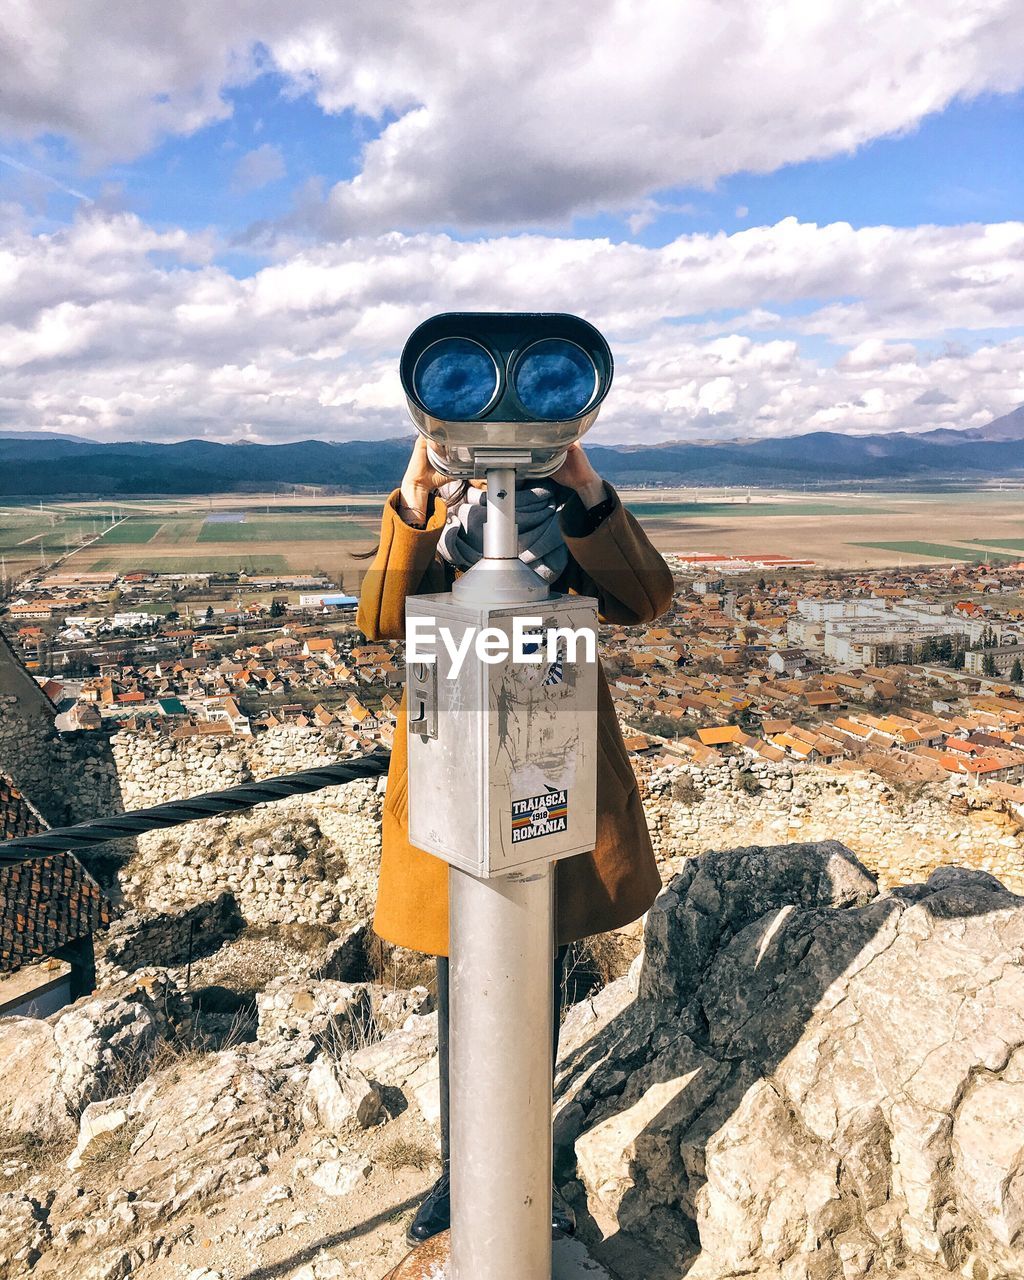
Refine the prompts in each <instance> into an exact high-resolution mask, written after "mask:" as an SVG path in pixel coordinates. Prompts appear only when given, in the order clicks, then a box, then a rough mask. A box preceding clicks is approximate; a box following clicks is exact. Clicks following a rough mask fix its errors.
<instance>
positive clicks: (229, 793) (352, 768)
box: [0, 751, 391, 866]
mask: <svg viewBox="0 0 1024 1280" xmlns="http://www.w3.org/2000/svg"><path fill="white" fill-rule="evenodd" d="M390 761H391V753H390V752H389V751H375V752H373V753H372V754H371V755H366V756H359V757H357V758H355V759H352V760H340V761H339V762H338V763H337V764H328V765H322V766H320V767H319V768H316V769H303V770H302V771H301V772H299V773H286V774H282V775H281V776H279V777H276V778H264V779H263V780H262V781H260V782H244V783H242V784H241V785H240V786H237V787H228V788H227V789H226V790H224V791H207V792H204V793H203V794H201V795H197V796H190V797H188V799H184V800H171V801H169V802H168V803H167V804H157V805H152V806H151V807H150V808H148V809H131V810H129V811H128V812H127V813H118V814H114V815H113V816H111V817H106V818H91V819H89V821H88V822H79V823H76V824H75V825H74V826H73V827H51V828H50V829H49V830H47V831H40V832H39V833H38V834H37V835H32V836H18V837H17V838H16V839H14V840H5V841H3V842H0V866H12V865H14V864H15V863H18V862H27V861H29V860H30V859H32V858H44V857H47V856H48V855H50V854H54V853H69V852H71V851H73V850H75V849H91V848H93V847H94V846H96V845H99V844H105V843H106V842H107V841H108V840H121V839H124V838H125V837H126V836H137V835H140V834H141V833H142V832H143V831H159V830H162V829H165V828H167V827H178V826H181V825H182V824H183V823H186V822H201V821H202V819H203V818H213V817H216V816H217V815H218V814H222V813H239V812H241V811H242V810H243V809H251V808H252V807H253V806H254V805H258V804H267V803H268V802H270V801H274V800H284V799H286V798H287V797H288V796H302V795H309V794H310V793H311V792H313V791H322V790H323V789H324V788H325V787H337V786H344V785H345V783H348V782H358V781H360V780H362V779H366V778H379V777H381V776H382V775H384V774H386V773H387V771H388V765H389V763H390Z"/></svg>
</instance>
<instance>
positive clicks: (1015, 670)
mask: <svg viewBox="0 0 1024 1280" xmlns="http://www.w3.org/2000/svg"><path fill="white" fill-rule="evenodd" d="M1022 680H1024V667H1022V666H1021V664H1020V658H1014V660H1013V666H1012V667H1011V668H1010V681H1011V683H1013V684H1020V682H1021V681H1022Z"/></svg>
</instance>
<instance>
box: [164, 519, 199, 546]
mask: <svg viewBox="0 0 1024 1280" xmlns="http://www.w3.org/2000/svg"><path fill="white" fill-rule="evenodd" d="M202 527H203V522H202V520H196V519H189V518H178V519H174V520H165V521H164V522H163V524H162V525H161V526H160V529H159V532H158V533H157V534H156V536H155V537H154V538H153V545H154V546H171V547H191V546H192V545H193V544H194V543H195V541H196V539H197V538H198V537H199V530H200V529H201V528H202Z"/></svg>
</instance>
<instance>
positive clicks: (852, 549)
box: [0, 486, 1024, 582]
mask: <svg viewBox="0 0 1024 1280" xmlns="http://www.w3.org/2000/svg"><path fill="white" fill-rule="evenodd" d="M620 496H621V497H622V499H623V501H624V502H625V503H626V505H627V506H628V507H629V508H630V509H631V510H632V511H633V512H634V514H636V516H637V517H638V518H639V519H640V520H642V522H643V523H644V526H645V528H646V529H647V531H648V533H649V534H650V536H651V538H652V540H653V541H654V543H655V545H656V546H657V547H658V548H659V549H660V550H663V551H672V552H677V553H682V554H685V553H688V552H690V553H693V552H697V553H704V554H714V555H723V556H729V555H741V556H742V555H746V556H757V555H778V556H794V557H807V558H810V559H813V560H815V561H816V562H817V563H818V564H819V565H820V566H821V567H823V568H847V569H854V568H880V567H883V566H886V565H898V564H903V565H904V566H906V565H910V564H922V565H929V566H934V565H936V564H940V563H942V562H947V563H952V562H959V563H968V562H971V561H979V560H985V559H986V558H987V559H988V560H990V561H992V562H993V563H1001V562H1003V561H1006V560H1016V559H1017V558H1018V557H1024V493H1022V492H1020V491H1014V490H1007V491H1002V490H999V489H995V488H992V489H978V490H966V489H965V490H958V491H956V492H943V493H927V492H917V491H915V492H910V493H897V492H870V493H863V492H860V493H856V494H854V493H850V492H849V491H847V492H845V493H844V492H835V493H821V492H815V493H813V494H808V493H807V492H806V491H803V490H800V491H793V490H772V491H759V490H753V491H748V490H746V489H743V490H735V489H734V490H723V489H697V490H695V489H694V488H692V487H691V486H686V488H685V489H683V488H677V489H666V490H664V491H654V490H651V489H640V490H623V491H622V492H621V495H620ZM383 499H384V495H382V494H377V495H374V494H359V495H351V496H349V495H346V496H345V497H344V498H338V497H336V496H334V497H325V498H323V499H319V500H317V499H314V498H310V497H309V496H307V495H298V496H296V497H291V496H280V495H276V496H270V497H267V496H264V495H258V494H222V495H216V496H213V497H210V496H206V495H204V496H203V497H196V498H177V499H171V498H168V499H156V500H153V499H143V498H134V499H125V500H123V501H119V502H118V503H116V504H115V507H114V511H115V514H118V513H119V515H120V516H122V517H124V520H123V523H119V524H117V525H116V526H115V527H114V528H109V525H110V520H111V513H112V507H111V504H110V503H109V502H108V503H101V502H94V503H67V504H63V503H50V504H44V505H43V506H42V508H40V507H39V506H38V505H36V506H31V505H27V506H22V507H0V555H2V556H3V557H4V562H5V564H6V570H7V574H8V575H9V576H10V575H12V573H18V572H22V571H25V570H27V569H30V568H32V567H34V566H38V564H39V558H40V555H39V548H40V545H42V547H43V556H44V557H45V559H46V560H48V561H53V560H54V559H55V558H56V557H57V556H58V555H59V554H61V553H63V551H64V548H65V545H67V546H69V547H70V548H71V549H72V554H71V555H70V558H69V559H68V560H67V561H66V563H65V564H64V565H63V566H62V567H64V568H66V569H69V570H74V569H79V570H82V571H87V570H90V569H96V570H98V571H104V572H124V571H128V570H131V569H153V570H155V571H157V572H160V571H163V572H166V573H185V572H190V571H191V572H196V573H204V572H214V573H217V572H237V571H240V570H244V571H246V572H249V573H260V572H267V573H271V572H285V571H291V572H295V573H303V572H310V571H312V570H314V569H321V570H323V571H325V572H326V573H328V574H329V575H330V576H331V577H332V578H334V579H335V581H338V580H340V579H341V578H342V576H343V575H346V574H347V575H348V580H349V581H350V582H351V581H353V580H354V579H355V578H357V577H358V576H359V575H361V574H362V573H363V572H364V571H365V569H366V567H367V566H366V561H365V560H362V559H359V560H357V559H355V555H356V554H358V553H359V552H363V551H367V550H369V549H370V548H371V547H373V546H374V544H375V543H376V541H377V538H378V534H379V529H380V511H381V505H382V503H383ZM211 516H213V517H216V518H215V519H213V520H211V519H210V517H211ZM104 529H106V530H107V532H106V533H104ZM101 535H102V536H101ZM85 539H90V540H92V539H97V540H96V541H93V542H92V543H91V545H88V546H84V547H82V549H80V550H77V551H76V550H74V547H75V546H76V544H77V543H78V542H79V541H81V540H85Z"/></svg>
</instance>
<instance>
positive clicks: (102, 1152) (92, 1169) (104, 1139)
mask: <svg viewBox="0 0 1024 1280" xmlns="http://www.w3.org/2000/svg"><path fill="white" fill-rule="evenodd" d="M143 1123H144V1121H143V1119H142V1117H141V1116H138V1117H136V1118H134V1119H132V1120H127V1121H125V1123H124V1124H123V1125H121V1126H120V1127H119V1128H117V1129H111V1130H110V1131H109V1132H108V1133H101V1134H98V1135H97V1136H96V1137H95V1138H93V1140H92V1141H91V1142H90V1143H89V1145H88V1146H87V1147H86V1149H85V1150H84V1151H83V1152H82V1156H81V1159H82V1168H83V1169H85V1170H87V1171H88V1172H89V1173H90V1174H93V1175H97V1174H102V1173H103V1172H104V1171H105V1170H107V1169H119V1168H120V1167H121V1165H122V1164H123V1163H124V1162H125V1161H126V1160H127V1159H128V1157H129V1155H130V1154H131V1150H132V1143H133V1142H134V1141H135V1139H136V1138H137V1137H138V1134H139V1130H140V1129H141V1128H142V1126H143Z"/></svg>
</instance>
